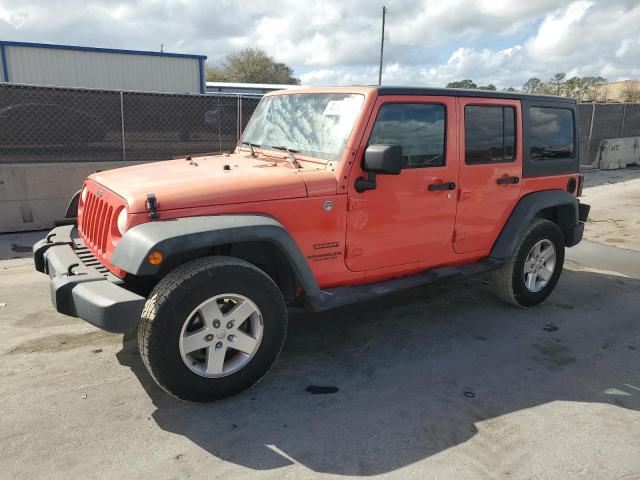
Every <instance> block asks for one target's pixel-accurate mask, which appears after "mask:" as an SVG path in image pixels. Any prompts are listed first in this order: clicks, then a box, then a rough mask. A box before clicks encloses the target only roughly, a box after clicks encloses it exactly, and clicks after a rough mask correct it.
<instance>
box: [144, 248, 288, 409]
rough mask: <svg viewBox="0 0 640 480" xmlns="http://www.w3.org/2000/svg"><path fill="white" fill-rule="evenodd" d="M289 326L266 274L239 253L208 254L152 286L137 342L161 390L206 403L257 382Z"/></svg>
mask: <svg viewBox="0 0 640 480" xmlns="http://www.w3.org/2000/svg"><path fill="white" fill-rule="evenodd" d="M286 330H287V310H286V306H285V302H284V299H283V298H282V294H281V293H280V290H279V289H278V287H277V285H276V284H275V283H274V282H273V280H272V279H271V278H270V277H269V276H268V275H267V274H266V273H264V272H263V271H262V270H260V269H259V268H257V267H256V266H254V265H252V264H250V263H248V262H245V261H244V260H240V259H237V258H231V257H206V258H200V259H197V260H193V261H191V262H189V263H186V264H184V265H182V266H180V267H178V268H177V269H175V270H174V271H172V272H171V273H169V274H168V275H167V276H165V277H164V278H163V279H162V280H161V281H160V282H159V283H158V285H157V286H156V287H155V288H154V289H153V291H152V292H151V295H150V296H149V299H148V300H147V303H146V305H145V308H144V310H143V313H142V318H141V320H140V324H139V326H138V346H139V348H140V353H141V356H142V359H143V361H144V364H145V366H146V367H147V370H148V371H149V373H150V374H151V376H152V377H153V378H154V380H155V381H156V382H157V383H158V384H159V385H160V386H161V387H162V388H163V389H164V390H165V391H167V392H168V393H170V394H171V395H174V396H176V397H178V398H181V399H183V400H190V401H197V402H207V401H212V400H217V399H221V398H224V397H228V396H231V395H234V394H236V393H239V392H241V391H243V390H245V389H247V388H249V387H250V386H252V385H253V384H254V383H256V382H257V381H259V380H260V379H261V378H262V377H263V376H264V375H265V374H266V373H267V371H268V370H269V369H270V368H271V366H272V365H273V364H274V362H275V361H276V359H277V357H278V355H279V353H280V350H281V349H282V345H283V342H284V338H285V335H286Z"/></svg>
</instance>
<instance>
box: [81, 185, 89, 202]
mask: <svg viewBox="0 0 640 480" xmlns="http://www.w3.org/2000/svg"><path fill="white" fill-rule="evenodd" d="M80 200H82V203H83V204H84V203H85V202H86V201H87V187H83V188H82V193H81V194H80Z"/></svg>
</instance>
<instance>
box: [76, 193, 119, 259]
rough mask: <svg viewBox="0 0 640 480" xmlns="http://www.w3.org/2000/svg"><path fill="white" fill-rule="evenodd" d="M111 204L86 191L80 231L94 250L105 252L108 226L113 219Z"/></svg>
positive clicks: (109, 226)
mask: <svg viewBox="0 0 640 480" xmlns="http://www.w3.org/2000/svg"><path fill="white" fill-rule="evenodd" d="M113 212H114V210H113V206H111V205H109V204H108V203H107V202H105V201H104V200H102V198H100V197H98V196H97V195H96V194H94V193H90V192H88V193H87V200H86V202H85V204H84V207H83V212H82V223H81V224H80V232H81V233H82V238H83V239H84V241H85V242H86V243H87V244H88V246H89V247H90V248H91V249H93V250H94V251H95V252H98V253H100V254H103V255H104V254H105V253H106V250H107V240H108V239H109V228H111V225H112V220H113Z"/></svg>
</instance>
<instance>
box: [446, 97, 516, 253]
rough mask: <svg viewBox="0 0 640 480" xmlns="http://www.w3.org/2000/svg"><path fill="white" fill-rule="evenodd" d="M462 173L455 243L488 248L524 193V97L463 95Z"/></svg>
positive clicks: (460, 248) (465, 248) (461, 247)
mask: <svg viewBox="0 0 640 480" xmlns="http://www.w3.org/2000/svg"><path fill="white" fill-rule="evenodd" d="M458 108H459V110H458V112H459V116H460V119H461V120H460V123H461V128H460V145H461V147H462V154H461V159H460V178H459V191H458V208H457V213H456V226H455V234H454V242H453V248H454V250H455V251H456V253H470V252H476V251H485V250H489V249H490V248H491V247H492V246H493V243H494V242H495V240H496V238H497V236H498V234H499V233H500V231H501V230H502V227H503V226H504V224H505V222H506V221H507V218H508V217H509V215H510V213H511V211H512V209H513V207H514V206H515V204H516V202H517V201H518V198H519V196H520V181H521V177H522V142H521V140H520V139H521V138H522V114H521V105H520V101H519V100H507V99H479V98H464V97H462V98H459V103H458Z"/></svg>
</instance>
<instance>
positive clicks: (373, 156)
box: [362, 145, 403, 175]
mask: <svg viewBox="0 0 640 480" xmlns="http://www.w3.org/2000/svg"><path fill="white" fill-rule="evenodd" d="M402 163H403V160H402V145H369V146H368V147H367V150H366V151H365V152H364V160H363V162H362V169H363V170H365V171H367V172H373V173H382V174H386V175H398V174H399V173H400V171H401V170H402Z"/></svg>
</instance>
